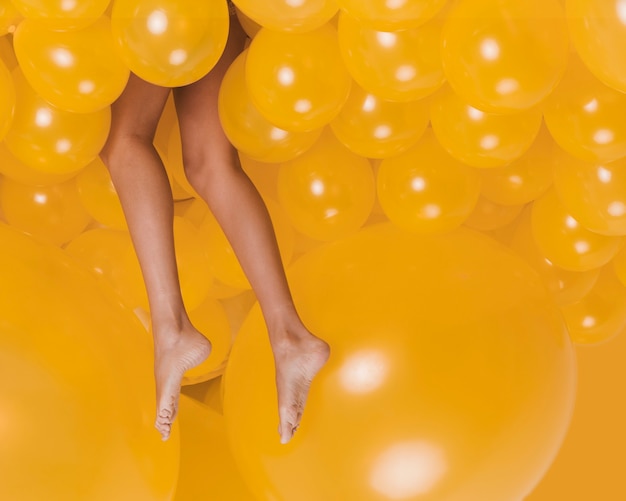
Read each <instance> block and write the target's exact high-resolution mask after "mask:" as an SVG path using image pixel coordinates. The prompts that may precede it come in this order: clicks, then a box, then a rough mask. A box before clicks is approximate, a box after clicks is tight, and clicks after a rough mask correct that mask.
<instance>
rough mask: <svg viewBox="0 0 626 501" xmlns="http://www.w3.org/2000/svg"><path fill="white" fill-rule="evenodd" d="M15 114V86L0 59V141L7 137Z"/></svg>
mask: <svg viewBox="0 0 626 501" xmlns="http://www.w3.org/2000/svg"><path fill="white" fill-rule="evenodd" d="M14 112H15V86H14V85H13V79H12V78H11V73H9V70H8V68H7V67H6V65H5V64H4V61H3V60H2V59H1V58H0V141H2V140H3V139H4V136H6V135H7V132H8V131H9V128H10V127H11V123H12V122H13V113H14Z"/></svg>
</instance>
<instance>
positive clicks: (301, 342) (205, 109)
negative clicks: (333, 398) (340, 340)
mask: <svg viewBox="0 0 626 501" xmlns="http://www.w3.org/2000/svg"><path fill="white" fill-rule="evenodd" d="M230 33H231V34H230V37H229V41H228V45H227V47H226V50H225V51H224V54H223V56H222V58H221V60H220V61H219V62H218V64H217V65H216V67H215V68H214V69H213V70H212V71H211V73H210V74H209V75H207V76H206V77H204V78H203V79H202V80H200V81H198V82H195V83H193V84H191V85H188V86H186V87H181V88H177V89H175V90H174V99H175V103H176V109H177V113H178V116H179V123H180V129H181V136H182V145H183V163H184V165H185V171H186V174H187V178H188V180H189V182H190V183H191V184H192V186H193V187H194V189H195V190H196V191H197V193H198V194H200V195H201V196H202V198H203V199H204V200H205V201H206V202H207V204H208V205H209V207H210V209H211V211H212V212H213V214H214V215H215V217H216V219H217V220H218V222H219V223H220V225H221V226H222V228H223V230H224V233H225V234H226V236H227V237H228V239H229V241H230V243H231V245H232V247H233V249H234V251H235V253H236V254H237V257H238V259H239V262H240V263H241V265H242V268H243V270H244V272H245V273H246V275H247V277H248V280H249V281H250V284H251V285H252V287H253V289H254V291H255V293H256V295H257V298H258V300H259V303H260V305H261V309H262V310H263V314H264V317H265V321H266V323H267V326H268V332H269V337H270V342H271V345H272V350H273V353H274V361H275V365H276V386H277V392H278V405H279V418H280V424H279V433H280V435H281V441H282V442H283V443H286V442H288V441H289V440H290V439H291V437H292V435H293V433H294V431H295V430H296V429H297V427H298V426H299V423H300V419H301V417H302V411H303V409H304V404H305V401H306V398H307V395H308V391H309V387H310V384H311V381H312V379H313V377H314V376H315V374H316V373H317V372H318V371H319V370H320V369H321V367H322V366H323V365H324V364H325V363H326V360H327V359H328V356H329V353H330V351H329V347H328V344H327V343H325V342H324V341H322V340H321V339H319V338H317V337H315V336H314V335H312V334H311V333H310V332H309V331H308V330H307V329H306V328H305V327H304V325H303V324H302V322H301V320H300V318H299V316H298V314H297V312H296V310H295V307H294V304H293V300H292V298H291V294H290V292H289V288H288V285H287V280H286V278H285V274H284V271H283V266H282V262H281V259H280V254H279V251H278V247H277V244H276V239H275V236H274V230H273V228H272V223H271V220H270V218H269V215H268V213H267V209H266V208H265V205H264V203H263V201H262V199H261V197H260V196H259V194H258V192H257V191H256V188H255V187H254V185H253V184H252V183H251V182H250V180H249V179H248V177H247V176H246V175H245V173H244V172H243V170H242V169H241V167H240V165H239V162H238V159H237V155H236V152H235V150H234V149H233V147H232V146H231V145H230V143H229V142H228V139H227V138H226V136H225V135H224V132H223V131H222V127H221V125H220V122H219V117H218V113H217V95H218V91H219V86H220V84H221V81H222V78H223V76H224V73H225V72H226V70H227V69H228V66H229V65H230V63H231V62H232V61H233V60H234V59H235V57H236V56H237V55H238V54H239V53H240V52H241V50H242V49H243V46H244V42H245V34H244V32H243V30H242V29H241V27H240V26H239V23H238V21H237V20H236V18H234V17H232V16H231V32H230Z"/></svg>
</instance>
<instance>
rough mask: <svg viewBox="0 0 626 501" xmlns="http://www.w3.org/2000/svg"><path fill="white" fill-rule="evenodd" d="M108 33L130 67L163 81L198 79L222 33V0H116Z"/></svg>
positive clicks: (214, 57) (222, 42)
mask: <svg viewBox="0 0 626 501" xmlns="http://www.w3.org/2000/svg"><path fill="white" fill-rule="evenodd" d="M111 23H112V29H113V37H114V38H115V41H116V43H117V48H118V50H119V54H120V55H121V56H122V59H123V60H124V62H125V63H126V65H127V66H128V67H129V68H130V70H131V71H132V72H133V73H135V74H136V75H137V76H139V77H141V78H142V79H144V80H146V81H148V82H151V83H153V84H156V85H161V86H164V87H178V86H182V85H187V84H190V83H192V82H195V81H196V80H199V79H200V78H202V77H203V76H204V75H206V74H207V73H208V72H209V71H210V70H211V68H213V66H215V64H216V63H217V61H218V60H219V58H220V56H221V55H222V52H224V47H226V40H227V38H228V30H229V16H228V7H227V5H226V0H206V1H202V2H198V1H196V0H116V1H115V2H114V4H113V11H112V14H111Z"/></svg>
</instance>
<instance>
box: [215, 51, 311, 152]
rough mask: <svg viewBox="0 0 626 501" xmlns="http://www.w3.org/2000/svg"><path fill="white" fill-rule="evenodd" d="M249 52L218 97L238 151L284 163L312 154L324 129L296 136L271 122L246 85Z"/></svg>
mask: <svg viewBox="0 0 626 501" xmlns="http://www.w3.org/2000/svg"><path fill="white" fill-rule="evenodd" d="M246 57H247V51H245V52H243V53H242V54H240V55H239V57H238V58H237V59H236V60H235V61H234V62H233V63H232V64H231V65H230V68H229V69H228V71H227V72H226V75H224V78H223V80H222V84H221V86H220V93H219V97H218V110H219V115H220V122H221V124H222V128H223V129H224V133H225V134H226V136H227V137H228V139H229V140H230V142H231V143H232V144H233V146H234V147H235V148H237V150H239V152H240V153H243V154H244V155H246V156H248V157H250V158H253V159H255V160H258V161H260V162H284V161H287V160H291V159H292V158H295V157H297V156H298V155H300V154H301V153H303V152H305V151H306V150H308V149H309V148H310V147H311V146H312V145H313V143H315V141H317V139H318V138H319V137H320V134H321V133H322V129H321V128H320V129H316V130H312V131H307V132H293V131H287V130H285V129H281V128H280V127H277V126H275V125H274V124H272V123H271V122H269V121H268V120H267V118H265V117H264V116H263V115H262V114H261V113H260V112H259V110H258V109H257V107H256V106H255V105H254V103H253V102H252V99H251V98H250V93H249V92H248V87H247V85H246V77H245V66H246Z"/></svg>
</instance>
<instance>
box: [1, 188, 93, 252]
mask: <svg viewBox="0 0 626 501" xmlns="http://www.w3.org/2000/svg"><path fill="white" fill-rule="evenodd" d="M0 205H1V206H2V212H3V213H4V216H5V218H6V221H7V222H8V223H9V224H10V225H11V226H14V227H15V228H18V229H20V230H22V231H24V232H26V233H29V234H31V235H34V236H35V237H37V238H39V239H41V240H45V241H46V242H50V243H52V244H55V245H62V244H64V243H66V242H68V241H70V240H71V239H72V238H74V237H75V236H77V235H79V234H80V233H81V232H82V231H83V230H84V229H85V228H86V227H87V225H88V224H89V223H90V222H91V216H90V215H89V213H88V212H87V210H86V209H85V208H84V207H83V204H82V202H81V200H80V197H79V195H78V189H77V187H76V181H75V179H70V180H69V181H65V182H63V183H59V184H54V185H50V186H31V185H26V184H21V183H17V182H15V181H12V180H10V179H4V180H3V182H2V185H1V186H0Z"/></svg>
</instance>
